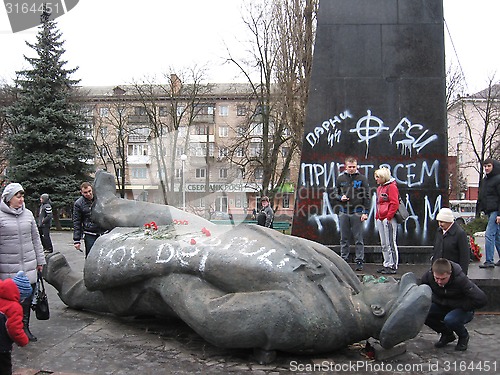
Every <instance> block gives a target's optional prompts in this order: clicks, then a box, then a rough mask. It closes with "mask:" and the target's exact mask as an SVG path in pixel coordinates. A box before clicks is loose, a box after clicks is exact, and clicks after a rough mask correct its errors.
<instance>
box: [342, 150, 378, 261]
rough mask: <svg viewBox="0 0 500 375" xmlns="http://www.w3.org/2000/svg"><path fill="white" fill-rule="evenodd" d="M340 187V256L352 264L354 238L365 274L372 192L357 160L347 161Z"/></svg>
mask: <svg viewBox="0 0 500 375" xmlns="http://www.w3.org/2000/svg"><path fill="white" fill-rule="evenodd" d="M336 185H337V191H336V199H337V201H338V202H340V203H339V206H340V207H339V208H340V209H339V211H340V213H339V226H340V255H341V257H342V258H343V259H344V260H345V261H347V260H348V258H349V247H350V238H351V236H352V237H353V238H354V244H355V246H356V271H361V270H362V269H363V262H364V260H365V247H364V246H365V245H364V241H363V222H364V221H366V220H367V219H368V212H369V209H370V191H369V186H368V179H367V178H366V176H364V175H362V174H361V173H359V171H358V161H357V160H356V158H354V157H351V156H350V157H347V158H346V159H345V171H344V172H343V173H342V174H340V175H339V177H338V178H337V184H336Z"/></svg>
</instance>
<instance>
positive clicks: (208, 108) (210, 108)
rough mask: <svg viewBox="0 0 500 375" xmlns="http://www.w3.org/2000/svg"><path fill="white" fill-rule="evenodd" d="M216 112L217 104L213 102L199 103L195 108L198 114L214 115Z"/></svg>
mask: <svg viewBox="0 0 500 375" xmlns="http://www.w3.org/2000/svg"><path fill="white" fill-rule="evenodd" d="M214 113H215V106H214V105H213V104H198V105H197V106H196V108H195V114H197V115H213V114H214Z"/></svg>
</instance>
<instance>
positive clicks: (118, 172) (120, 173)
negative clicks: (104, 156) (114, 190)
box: [116, 168, 123, 178]
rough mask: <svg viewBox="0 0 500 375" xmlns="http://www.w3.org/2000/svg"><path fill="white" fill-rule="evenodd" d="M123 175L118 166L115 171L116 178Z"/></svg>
mask: <svg viewBox="0 0 500 375" xmlns="http://www.w3.org/2000/svg"><path fill="white" fill-rule="evenodd" d="M122 176H123V171H122V169H121V168H118V170H117V171H116V177H117V178H122Z"/></svg>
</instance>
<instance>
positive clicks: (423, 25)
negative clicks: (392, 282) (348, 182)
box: [292, 0, 448, 246]
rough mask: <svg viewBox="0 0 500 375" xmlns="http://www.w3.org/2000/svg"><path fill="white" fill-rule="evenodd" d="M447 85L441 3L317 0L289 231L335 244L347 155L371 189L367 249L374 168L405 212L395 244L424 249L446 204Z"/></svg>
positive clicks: (373, 237) (373, 240) (372, 236)
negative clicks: (390, 179) (339, 182)
mask: <svg viewBox="0 0 500 375" xmlns="http://www.w3.org/2000/svg"><path fill="white" fill-rule="evenodd" d="M445 82H446V80H445V59H444V32H443V4H442V0H376V1H374V0H321V1H320V8H319V13H318V29H317V36H316V42H315V49H314V58H313V68H312V77H311V83H310V94H309V103H308V107H307V117H306V123H305V127H304V141H303V150H302V160H301V167H300V171H299V181H298V189H297V196H296V206H295V214H294V219H293V228H292V234H293V235H296V236H300V237H305V238H309V239H312V240H314V241H318V242H320V243H323V244H327V245H338V244H339V237H340V235H339V230H338V217H337V215H336V212H335V204H336V202H334V201H333V200H332V198H331V193H332V191H333V190H334V188H335V182H336V178H337V176H338V175H339V173H341V172H342V171H343V163H344V159H345V157H346V156H349V155H352V156H355V157H357V159H358V165H359V166H360V168H359V170H360V172H361V173H364V174H366V176H367V177H368V179H369V182H370V187H371V188H373V189H372V194H373V196H372V197H373V199H372V206H371V211H370V215H369V220H368V221H366V223H365V226H364V228H365V231H366V233H365V245H375V244H378V243H379V236H378V233H377V230H376V228H375V189H376V184H375V180H374V177H373V174H374V171H375V170H376V169H378V168H379V167H380V166H387V167H389V168H390V169H391V171H392V175H393V176H394V177H395V178H396V180H397V183H398V187H399V190H400V195H401V197H402V198H403V200H404V201H405V202H406V205H407V207H408V210H409V212H410V215H411V216H410V218H409V219H408V220H407V221H406V223H405V224H403V225H402V226H400V229H399V231H398V244H399V245H411V246H424V245H432V243H433V240H434V233H435V230H436V227H437V225H436V222H435V217H436V215H437V213H438V211H439V208H440V207H441V206H445V205H446V204H445V202H446V200H447V198H446V197H447V194H446V192H447V185H448V176H447V172H446V171H447V127H446V108H445Z"/></svg>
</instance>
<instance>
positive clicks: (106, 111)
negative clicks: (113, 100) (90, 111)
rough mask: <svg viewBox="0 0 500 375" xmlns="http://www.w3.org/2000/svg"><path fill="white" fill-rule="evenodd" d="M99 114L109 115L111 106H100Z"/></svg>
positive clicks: (102, 115)
mask: <svg viewBox="0 0 500 375" xmlns="http://www.w3.org/2000/svg"><path fill="white" fill-rule="evenodd" d="M99 116H101V117H107V116H109V108H108V107H101V108H99Z"/></svg>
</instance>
